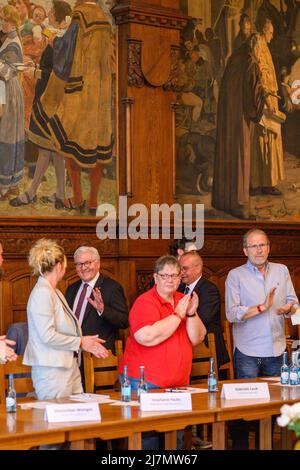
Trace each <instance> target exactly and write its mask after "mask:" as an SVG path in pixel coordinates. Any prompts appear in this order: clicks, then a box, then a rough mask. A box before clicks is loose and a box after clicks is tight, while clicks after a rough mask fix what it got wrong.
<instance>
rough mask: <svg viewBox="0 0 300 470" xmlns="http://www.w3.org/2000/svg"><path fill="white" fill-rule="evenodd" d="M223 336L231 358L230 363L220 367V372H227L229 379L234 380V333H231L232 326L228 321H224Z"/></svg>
mask: <svg viewBox="0 0 300 470" xmlns="http://www.w3.org/2000/svg"><path fill="white" fill-rule="evenodd" d="M223 335H224V340H225V345H226V349H227V352H228V356H229V362H226V364H223V365H222V366H220V367H219V370H226V371H227V379H229V380H233V379H234V368H233V346H232V333H231V325H230V323H229V321H228V320H224V321H223Z"/></svg>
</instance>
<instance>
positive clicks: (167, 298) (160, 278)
mask: <svg viewBox="0 0 300 470" xmlns="http://www.w3.org/2000/svg"><path fill="white" fill-rule="evenodd" d="M154 280H155V285H154V287H153V288H152V289H150V290H149V291H147V292H145V293H144V294H142V295H141V296H140V297H138V298H137V300H136V301H135V303H134V305H133V307H132V309H131V311H130V314H129V324H130V336H129V338H128V339H127V342H126V347H125V352H124V356H123V358H122V360H121V363H120V368H119V369H120V372H121V373H123V367H124V365H127V366H128V376H129V380H130V382H131V387H132V389H133V390H134V389H136V388H137V383H138V381H139V373H140V372H139V367H140V366H141V365H143V366H144V367H145V380H146V382H147V384H148V387H149V388H165V387H180V386H184V385H187V384H188V383H189V376H190V372H191V367H192V347H193V346H196V345H197V344H199V343H200V342H201V341H203V340H204V337H205V334H206V329H205V326H204V325H203V323H202V321H201V320H200V318H199V316H198V315H197V306H198V297H197V295H196V294H195V293H194V294H193V296H191V295H190V294H187V295H184V294H182V293H180V292H177V288H178V286H179V283H180V266H179V263H178V261H177V259H176V258H175V257H173V256H170V255H167V256H161V257H160V258H159V259H158V260H157V261H156V264H155V274H154Z"/></svg>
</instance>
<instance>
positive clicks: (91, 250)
mask: <svg viewBox="0 0 300 470" xmlns="http://www.w3.org/2000/svg"><path fill="white" fill-rule="evenodd" d="M83 253H92V254H93V255H94V257H95V259H99V260H100V255H99V251H98V250H97V248H95V247H93V246H80V247H79V248H77V250H76V251H75V253H74V260H75V258H76V256H77V255H82V254H83Z"/></svg>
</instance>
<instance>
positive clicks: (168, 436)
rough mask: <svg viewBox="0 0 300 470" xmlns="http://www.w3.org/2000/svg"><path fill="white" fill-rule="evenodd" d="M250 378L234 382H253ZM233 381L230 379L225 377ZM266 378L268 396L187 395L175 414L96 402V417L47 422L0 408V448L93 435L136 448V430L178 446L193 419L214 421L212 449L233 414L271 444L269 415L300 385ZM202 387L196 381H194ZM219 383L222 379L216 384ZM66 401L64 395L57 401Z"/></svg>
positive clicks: (298, 393) (38, 415)
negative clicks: (186, 406)
mask: <svg viewBox="0 0 300 470" xmlns="http://www.w3.org/2000/svg"><path fill="white" fill-rule="evenodd" d="M255 381H256V380H255V379H251V380H249V379H248V380H240V381H235V382H255ZM230 382H232V381H230ZM268 383H269V390H270V400H269V401H264V402H262V401H258V400H256V401H255V402H250V401H248V400H246V401H243V402H240V403H238V404H237V403H236V402H235V401H231V400H230V401H228V400H227V402H226V401H225V400H223V399H221V397H220V392H218V393H213V394H212V393H210V394H209V393H200V394H192V402H193V409H192V411H181V412H176V413H162V412H157V413H146V412H141V411H140V409H139V408H138V407H121V406H111V405H108V404H105V405H102V404H101V405H100V409H101V421H100V422H82V423H78V422H77V423H59V424H49V423H47V422H46V421H45V420H44V410H38V409H30V410H22V409H20V407H18V410H17V413H16V415H15V416H14V415H13V414H11V413H10V414H7V413H6V411H5V407H4V406H1V407H0V449H29V448H31V447H34V446H39V445H42V444H53V443H63V442H65V441H70V442H74V441H80V440H88V439H93V438H96V437H98V438H101V439H104V440H109V439H116V438H124V437H127V438H128V449H132V450H138V449H141V433H142V432H145V431H158V432H163V433H165V448H166V449H167V450H172V449H176V448H177V440H176V431H177V430H179V429H184V428H185V427H187V426H189V425H194V424H209V423H212V425H213V449H225V428H226V422H228V421H231V420H235V419H245V420H257V419H258V420H259V421H260V430H261V433H260V448H261V449H271V444H272V430H271V417H272V415H278V414H279V412H280V407H281V406H282V405H283V403H288V404H292V403H295V402H297V401H299V400H300V389H299V388H287V387H284V388H282V387H279V386H274V385H272V382H268ZM199 386H200V387H201V385H199ZM220 388H221V384H220ZM57 402H66V400H57Z"/></svg>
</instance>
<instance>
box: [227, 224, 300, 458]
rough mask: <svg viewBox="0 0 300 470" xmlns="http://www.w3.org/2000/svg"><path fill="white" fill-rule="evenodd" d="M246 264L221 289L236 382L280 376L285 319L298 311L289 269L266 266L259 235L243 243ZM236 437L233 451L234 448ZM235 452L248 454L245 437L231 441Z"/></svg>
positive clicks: (264, 240)
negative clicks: (242, 450)
mask: <svg viewBox="0 0 300 470" xmlns="http://www.w3.org/2000/svg"><path fill="white" fill-rule="evenodd" d="M243 251H244V254H245V256H247V258H248V260H247V262H246V264H244V265H242V266H239V267H238V268H235V269H232V270H231V271H230V272H229V273H228V277H227V279H226V283H225V309H226V317H227V319H228V320H229V321H230V323H232V325H233V327H232V332H233V343H234V369H235V375H236V378H237V379H242V378H255V377H258V376H279V375H280V367H281V365H282V356H283V352H284V351H285V348H286V340H285V328H284V317H285V316H291V315H292V314H294V313H295V311H296V309H297V308H298V307H299V305H298V298H297V296H296V294H295V290H294V287H293V284H292V281H291V277H290V274H289V271H288V268H287V267H286V266H285V265H283V264H279V263H271V262H269V261H268V256H269V252H270V241H269V238H268V236H267V234H266V233H265V232H264V231H262V230H259V229H252V230H249V231H248V232H247V233H246V234H245V235H244V237H243ZM235 437H236V442H237V446H236V447H235V444H236V442H235ZM232 438H233V447H234V448H237V449H246V448H248V432H247V434H245V433H244V434H243V435H242V432H241V429H239V430H238V431H237V434H236V436H234V435H232Z"/></svg>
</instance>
